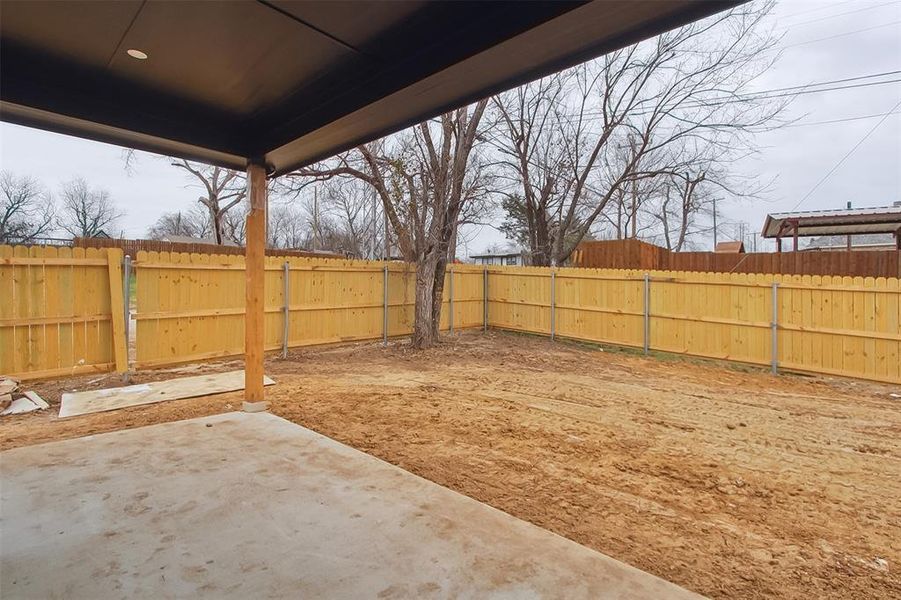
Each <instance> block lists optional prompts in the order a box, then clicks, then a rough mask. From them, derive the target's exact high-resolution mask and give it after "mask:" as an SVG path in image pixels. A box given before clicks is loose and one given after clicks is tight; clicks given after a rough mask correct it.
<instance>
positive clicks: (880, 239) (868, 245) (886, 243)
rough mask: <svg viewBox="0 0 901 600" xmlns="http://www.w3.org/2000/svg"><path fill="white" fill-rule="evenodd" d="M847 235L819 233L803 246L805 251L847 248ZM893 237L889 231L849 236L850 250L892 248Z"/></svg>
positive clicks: (893, 246)
mask: <svg viewBox="0 0 901 600" xmlns="http://www.w3.org/2000/svg"><path fill="white" fill-rule="evenodd" d="M847 249H848V236H845V235H821V236H820V237H815V238H813V239H812V240H810V242H808V244H807V246H805V247H804V248H803V250H805V251H811V252H816V251H823V250H847ZM894 249H895V238H894V236H893V235H892V234H890V233H867V234H863V235H855V236H853V237H852V238H851V250H894Z"/></svg>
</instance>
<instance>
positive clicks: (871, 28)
mask: <svg viewBox="0 0 901 600" xmlns="http://www.w3.org/2000/svg"><path fill="white" fill-rule="evenodd" d="M899 23H901V20H898V21H892V22H891V23H883V24H881V25H874V26H873V27H865V28H864V29H855V30H854V31H846V32H845V33H837V34H835V35H830V36H827V37H822V38H816V39H813V40H806V41H803V42H795V43H794V44H786V45H785V46H780V47H779V49H781V50H785V49H786V48H794V47H795V46H803V45H805V44H814V43H816V42H825V41H826V40H834V39H835V38H840V37H846V36H849V35H854V34H857V33H864V32H866V31H873V30H874V29H882V28H883V27H891V26H892V25H898V24H899Z"/></svg>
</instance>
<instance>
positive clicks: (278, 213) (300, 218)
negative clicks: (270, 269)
mask: <svg viewBox="0 0 901 600" xmlns="http://www.w3.org/2000/svg"><path fill="white" fill-rule="evenodd" d="M310 233H311V232H310V228H309V226H308V225H307V220H306V215H304V213H303V212H302V210H301V209H300V208H299V207H298V206H297V205H295V204H274V205H273V206H272V209H271V210H270V211H269V225H268V227H267V229H266V235H267V242H266V243H267V245H268V246H269V247H270V248H288V249H299V248H305V247H308V245H309V241H310Z"/></svg>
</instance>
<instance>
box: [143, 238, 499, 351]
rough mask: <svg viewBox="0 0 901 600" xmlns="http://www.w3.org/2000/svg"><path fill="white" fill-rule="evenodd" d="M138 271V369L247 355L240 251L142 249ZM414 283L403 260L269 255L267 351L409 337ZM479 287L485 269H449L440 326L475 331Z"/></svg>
mask: <svg viewBox="0 0 901 600" xmlns="http://www.w3.org/2000/svg"><path fill="white" fill-rule="evenodd" d="M135 268H136V273H137V281H136V286H137V312H136V313H135V320H136V321H137V332H136V366H138V367H149V366H156V365H162V364H171V363H174V362H183V361H190V360H198V359H204V358H213V357H221V356H233V355H238V354H241V353H243V351H244V281H245V274H244V257H242V256H221V255H220V256H217V255H205V254H204V255H201V254H178V253H168V252H139V253H138V257H137V260H136V261H135ZM414 286H415V273H414V271H413V269H412V268H411V267H410V266H409V265H406V264H403V263H387V264H386V263H383V262H367V261H349V260H331V259H308V258H288V259H285V258H283V257H267V258H266V282H265V294H266V297H265V311H266V323H265V336H266V339H265V348H266V349H267V350H277V349H284V348H287V347H296V346H306V345H314V344H325V343H332V342H343V341H351V340H367V339H378V338H382V337H386V336H389V337H393V336H399V335H407V334H409V333H410V332H411V331H412V323H413V298H414ZM482 289H483V270H482V269H481V268H479V267H475V266H471V265H453V266H452V267H451V268H450V269H449V271H448V274H447V275H446V277H445V287H444V306H443V309H442V319H441V328H442V329H444V330H448V329H450V328H451V327H453V328H455V329H463V328H468V327H476V326H478V327H481V326H482V325H483V303H484V302H483V298H482ZM452 294H453V295H452ZM451 298H453V302H451ZM286 299H287V301H286ZM451 306H453V310H451Z"/></svg>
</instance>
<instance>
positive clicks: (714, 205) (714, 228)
mask: <svg viewBox="0 0 901 600" xmlns="http://www.w3.org/2000/svg"><path fill="white" fill-rule="evenodd" d="M716 242H717V240H716V198H714V199H713V249H714V250H716Z"/></svg>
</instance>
